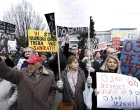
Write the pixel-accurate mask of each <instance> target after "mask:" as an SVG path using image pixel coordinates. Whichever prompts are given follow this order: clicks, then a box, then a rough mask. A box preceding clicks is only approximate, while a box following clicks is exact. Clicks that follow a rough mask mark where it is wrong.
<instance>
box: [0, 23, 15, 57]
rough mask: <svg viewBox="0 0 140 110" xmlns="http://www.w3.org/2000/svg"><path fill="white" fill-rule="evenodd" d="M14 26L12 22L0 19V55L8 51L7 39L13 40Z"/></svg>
mask: <svg viewBox="0 0 140 110" xmlns="http://www.w3.org/2000/svg"><path fill="white" fill-rule="evenodd" d="M15 28H16V26H15V25H14V24H11V23H7V22H4V21H0V56H3V55H4V54H5V53H8V41H9V40H10V41H14V40H15V37H16V36H15Z"/></svg>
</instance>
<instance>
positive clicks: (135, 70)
mask: <svg viewBox="0 0 140 110" xmlns="http://www.w3.org/2000/svg"><path fill="white" fill-rule="evenodd" d="M121 62H122V63H121V70H122V73H123V74H128V73H131V74H132V75H133V76H135V77H137V78H138V79H139V78H140V40H125V41H124V42H123V49H122V52H121Z"/></svg>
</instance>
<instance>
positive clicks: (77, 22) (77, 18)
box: [55, 0, 90, 27]
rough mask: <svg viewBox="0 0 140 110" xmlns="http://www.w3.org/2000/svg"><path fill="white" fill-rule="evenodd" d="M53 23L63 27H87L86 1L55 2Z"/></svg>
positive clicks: (61, 0)
mask: <svg viewBox="0 0 140 110" xmlns="http://www.w3.org/2000/svg"><path fill="white" fill-rule="evenodd" d="M55 12H56V13H55V20H56V21H55V23H56V25H57V26H65V27H89V23H90V15H89V11H88V0H73V1H71V0H57V5H56V11H55Z"/></svg>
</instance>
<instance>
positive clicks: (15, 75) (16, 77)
mask: <svg viewBox="0 0 140 110" xmlns="http://www.w3.org/2000/svg"><path fill="white" fill-rule="evenodd" d="M22 77H23V76H22V72H21V71H18V70H16V69H14V68H10V67H8V66H7V65H6V64H5V62H4V61H3V60H2V58H1V57H0V78H3V79H5V80H7V81H10V82H11V83H13V84H18V83H19V82H20V80H21V79H22Z"/></svg>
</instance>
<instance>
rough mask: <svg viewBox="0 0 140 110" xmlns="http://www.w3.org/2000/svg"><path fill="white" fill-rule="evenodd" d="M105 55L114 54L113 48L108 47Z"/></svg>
mask: <svg viewBox="0 0 140 110" xmlns="http://www.w3.org/2000/svg"><path fill="white" fill-rule="evenodd" d="M106 55H107V56H109V55H116V51H115V50H114V48H111V47H109V48H108V49H107V50H106Z"/></svg>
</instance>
